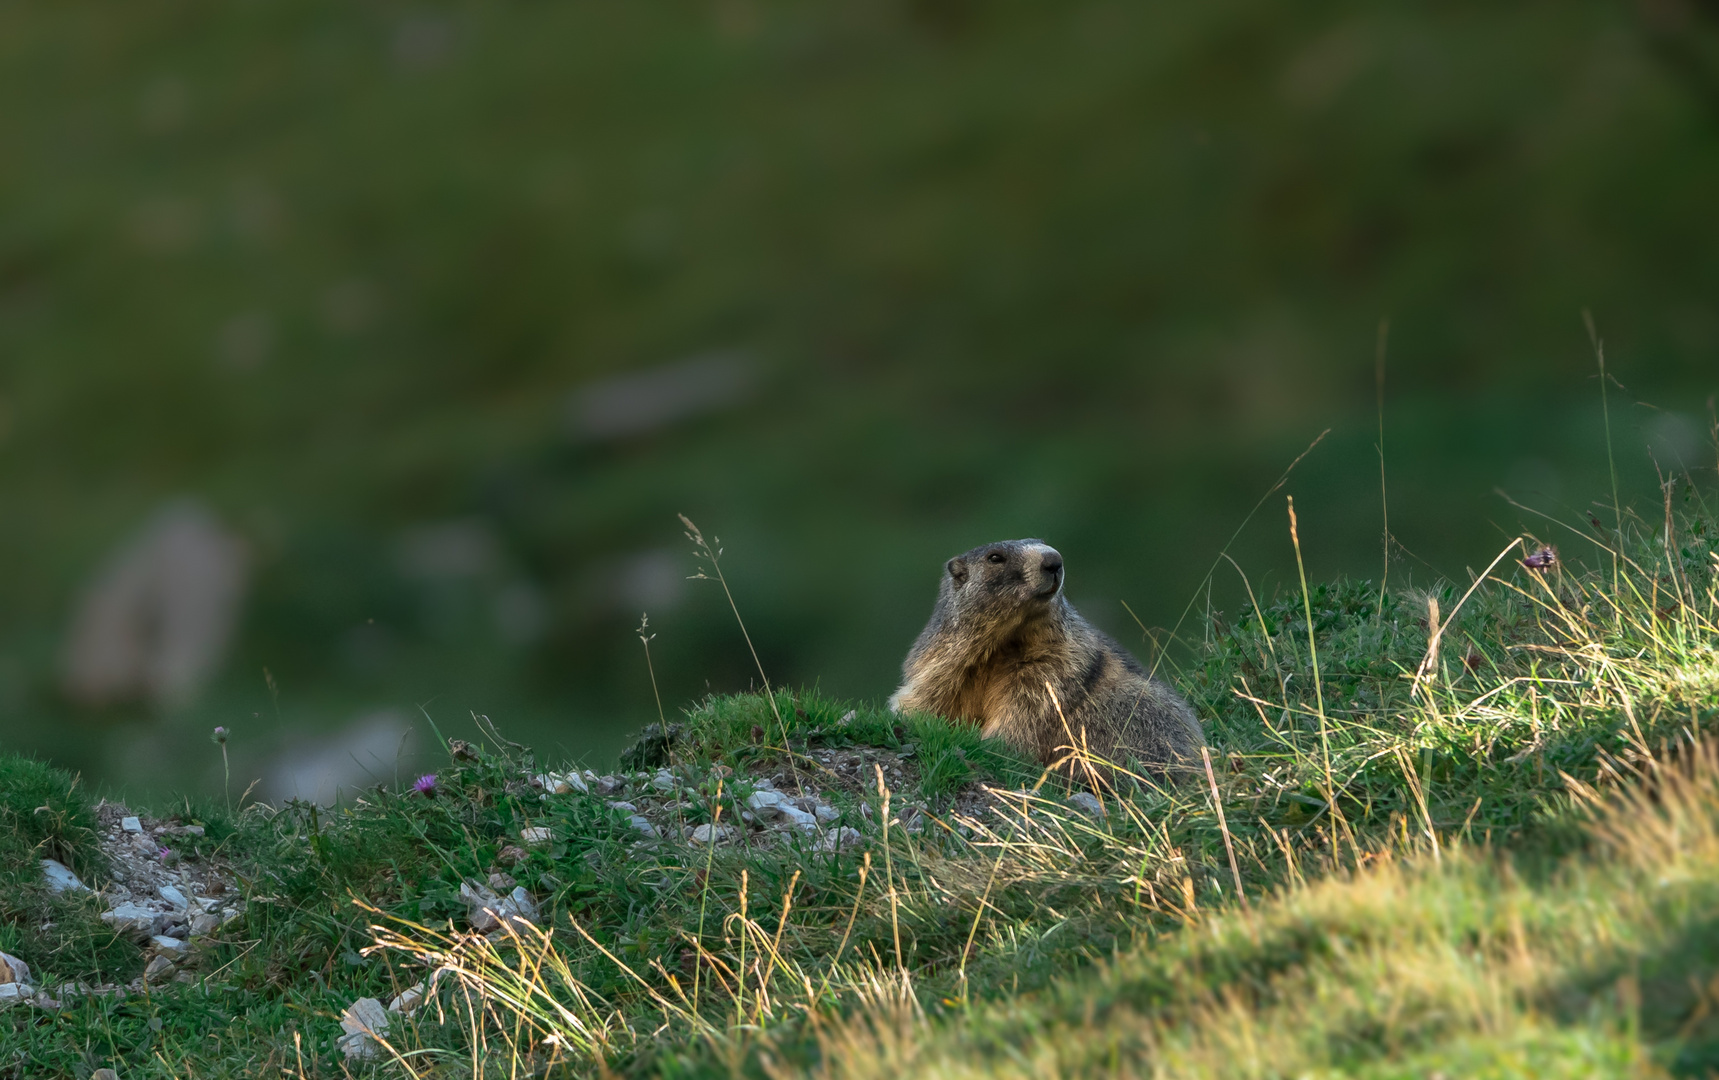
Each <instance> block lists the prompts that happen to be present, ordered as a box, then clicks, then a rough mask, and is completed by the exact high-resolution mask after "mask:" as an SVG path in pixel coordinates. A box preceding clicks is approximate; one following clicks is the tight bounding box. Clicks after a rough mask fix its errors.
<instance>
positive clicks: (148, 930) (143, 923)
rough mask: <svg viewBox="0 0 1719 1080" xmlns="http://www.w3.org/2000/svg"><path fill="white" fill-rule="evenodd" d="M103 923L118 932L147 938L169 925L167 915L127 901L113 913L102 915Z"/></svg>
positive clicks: (105, 912) (116, 906)
mask: <svg viewBox="0 0 1719 1080" xmlns="http://www.w3.org/2000/svg"><path fill="white" fill-rule="evenodd" d="M101 918H102V921H103V922H108V923H112V924H113V925H114V929H116V930H130V931H132V932H134V933H139V934H143V935H146V936H149V935H154V934H156V933H158V932H159V931H160V930H161V929H162V928H163V927H165V926H166V925H167V913H166V912H164V911H155V910H153V909H151V908H146V907H144V906H143V905H142V904H134V903H132V902H131V901H130V900H127V901H126V902H125V903H123V904H117V905H115V906H114V908H113V910H111V911H104V912H102V913H101Z"/></svg>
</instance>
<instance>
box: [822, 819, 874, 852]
mask: <svg viewBox="0 0 1719 1080" xmlns="http://www.w3.org/2000/svg"><path fill="white" fill-rule="evenodd" d="M864 840H865V837H864V836H861V835H860V831H859V830H858V829H855V828H852V827H850V826H847V825H843V826H842V827H841V828H839V829H831V830H829V831H828V832H826V833H824V838H823V839H822V840H819V841H818V850H819V851H846V850H847V849H849V848H851V847H857V846H858V845H859V844H861V843H863V842H864Z"/></svg>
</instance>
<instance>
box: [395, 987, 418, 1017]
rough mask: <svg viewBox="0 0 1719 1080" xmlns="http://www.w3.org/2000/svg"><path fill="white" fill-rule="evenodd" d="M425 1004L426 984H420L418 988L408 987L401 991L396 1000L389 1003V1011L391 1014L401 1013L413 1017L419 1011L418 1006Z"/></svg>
mask: <svg viewBox="0 0 1719 1080" xmlns="http://www.w3.org/2000/svg"><path fill="white" fill-rule="evenodd" d="M423 1003H424V984H423V983H419V984H418V985H417V986H408V987H407V988H406V989H404V990H402V991H400V993H399V994H398V995H397V996H396V997H395V998H394V1000H393V1001H390V1002H389V1003H388V1011H389V1012H391V1013H400V1014H401V1015H403V1016H411V1015H412V1014H413V1013H414V1012H417V1011H418V1006H419V1005H422V1004H423Z"/></svg>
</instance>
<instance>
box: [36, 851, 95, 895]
mask: <svg viewBox="0 0 1719 1080" xmlns="http://www.w3.org/2000/svg"><path fill="white" fill-rule="evenodd" d="M42 877H44V878H45V879H47V882H48V889H49V891H50V892H57V893H60V892H65V891H66V890H68V889H70V890H71V891H72V892H89V891H90V887H89V886H88V885H85V884H84V883H83V882H81V881H79V880H78V876H77V875H76V874H74V873H72V870H71V867H69V866H67V865H66V864H65V863H62V862H60V861H59V860H57V859H43V860H42Z"/></svg>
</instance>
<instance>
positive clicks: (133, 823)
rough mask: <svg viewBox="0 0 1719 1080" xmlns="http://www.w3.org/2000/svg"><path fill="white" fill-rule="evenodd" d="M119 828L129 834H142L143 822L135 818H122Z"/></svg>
mask: <svg viewBox="0 0 1719 1080" xmlns="http://www.w3.org/2000/svg"><path fill="white" fill-rule="evenodd" d="M119 827H120V828H122V829H124V830H125V831H126V832H129V833H140V832H142V831H143V822H141V821H139V820H138V819H136V818H134V817H128V818H120V819H119Z"/></svg>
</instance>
